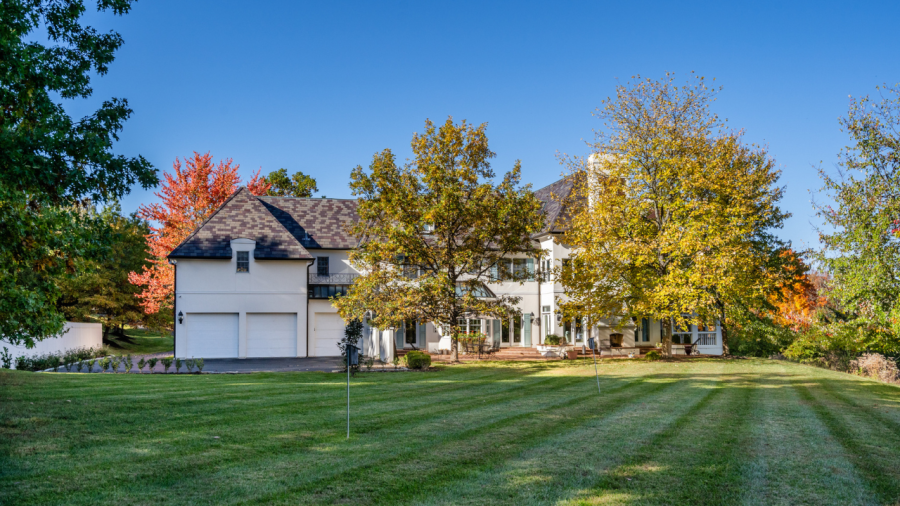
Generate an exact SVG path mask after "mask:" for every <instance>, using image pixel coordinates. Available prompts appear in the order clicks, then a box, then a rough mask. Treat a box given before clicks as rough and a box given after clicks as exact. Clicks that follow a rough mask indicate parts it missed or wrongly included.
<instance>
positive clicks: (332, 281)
mask: <svg viewBox="0 0 900 506" xmlns="http://www.w3.org/2000/svg"><path fill="white" fill-rule="evenodd" d="M358 277H359V274H351V273H349V272H347V273H344V272H340V273H334V274H316V273H310V274H309V284H311V285H352V284H353V283H355V282H356V278H358Z"/></svg>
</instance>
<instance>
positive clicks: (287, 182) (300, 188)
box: [265, 169, 319, 198]
mask: <svg viewBox="0 0 900 506" xmlns="http://www.w3.org/2000/svg"><path fill="white" fill-rule="evenodd" d="M265 182H266V183H269V184H271V185H272V186H271V187H270V188H269V191H268V195H269V196H271V197H305V198H309V197H312V196H313V194H314V193H316V192H317V191H319V188H318V187H317V186H316V180H315V179H313V177H312V176H307V175H306V174H304V173H302V172H300V171H299V170H298V171H297V172H295V173H294V175H292V176H290V177H288V172H287V169H278V170H276V171H274V172H270V173H269V175H268V176H266V177H265Z"/></svg>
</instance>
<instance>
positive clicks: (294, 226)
mask: <svg viewBox="0 0 900 506" xmlns="http://www.w3.org/2000/svg"><path fill="white" fill-rule="evenodd" d="M571 189H572V185H571V182H570V181H568V180H566V179H562V180H560V181H557V182H555V183H553V184H551V185H549V186H547V187H545V188H542V189H540V190H537V191H536V192H535V196H536V197H538V199H540V200H541V201H543V202H544V214H545V223H546V226H545V229H544V230H543V231H542V232H541V233H539V234H537V235H535V236H534V237H533V238H532V239H533V240H534V241H535V242H536V244H539V245H540V247H541V248H543V249H544V250H545V251H546V252H547V256H546V258H545V259H543V261H545V262H549V263H550V265H555V266H558V265H561V262H562V261H563V260H565V259H566V258H568V249H567V248H566V247H565V246H564V245H563V244H560V243H558V242H556V241H554V237H556V236H558V235H559V234H561V233H562V230H561V229H559V224H558V222H559V219H560V215H561V213H563V212H564V210H563V209H562V206H561V204H560V203H559V201H558V200H556V199H554V198H551V195H556V196H557V197H565V196H566V195H567V194H568V192H570V191H571ZM356 205H357V202H356V200H345V199H321V198H290V197H256V196H254V195H252V194H251V193H250V192H249V191H248V190H247V189H245V188H240V189H239V190H238V191H236V192H235V193H234V195H232V196H231V197H230V198H229V199H228V200H227V201H226V202H225V203H224V204H222V206H221V207H220V208H219V209H218V210H216V212H215V213H213V215H212V216H211V217H210V218H209V219H208V220H206V221H205V222H204V223H203V224H202V225H200V227H198V228H197V230H195V231H194V232H193V233H192V234H191V235H190V236H189V237H188V238H187V239H185V240H184V242H182V243H181V244H180V245H179V246H178V247H177V248H175V250H174V251H172V253H171V254H170V255H169V261H170V262H171V263H172V264H173V265H174V266H175V313H176V323H175V329H176V331H175V355H176V356H177V357H204V358H251V357H323V356H324V357H330V356H339V355H340V352H339V349H338V347H337V343H338V341H339V340H340V339H341V337H342V336H343V334H344V322H343V320H341V318H340V316H338V314H337V311H336V309H335V308H334V307H333V306H332V304H331V302H330V301H329V298H330V297H335V296H340V295H341V294H342V293H345V292H346V290H347V289H348V288H349V287H350V286H351V285H352V284H353V282H354V279H355V278H356V277H357V276H358V275H359V273H358V272H357V271H355V270H354V269H353V267H352V266H351V265H350V262H349V260H348V256H349V255H348V253H349V251H350V250H351V249H352V248H354V247H355V246H356V240H355V239H354V238H353V237H352V236H350V235H349V234H348V233H347V229H348V225H351V224H352V223H354V222H355V220H357V219H358V215H357V213H356ZM508 261H509V262H510V265H509V268H510V269H511V270H512V269H516V270H519V269H524V270H525V271H526V272H530V273H535V272H536V271H538V270H539V269H536V268H535V267H536V266H535V259H533V258H525V257H521V258H509V259H508ZM488 289H490V290H491V291H492V292H494V293H495V294H499V293H505V294H509V295H515V296H517V297H520V298H521V301H520V303H519V310H520V311H521V314H522V316H521V317H520V318H513V319H511V320H510V321H500V320H496V319H490V318H472V319H468V320H466V321H465V324H466V329H467V330H468V331H469V332H476V331H477V332H481V333H483V334H485V335H487V336H489V338H490V339H491V340H492V341H493V342H497V343H499V345H500V346H501V347H524V348H530V347H535V346H538V345H539V344H541V343H542V342H543V336H546V335H548V334H556V335H560V336H565V337H566V338H567V340H568V341H569V343H570V344H572V345H574V346H576V347H581V346H582V345H586V344H587V338H588V334H590V336H592V337H594V338H595V339H597V340H598V342H599V345H600V348H601V350H602V352H603V353H604V354H617V353H627V352H629V351H630V352H634V351H635V347H653V346H655V345H656V343H658V342H659V340H660V328H661V326H660V323H659V322H657V321H646V320H645V321H642V322H626V323H627V324H624V325H619V326H616V325H614V324H613V323H614V322H586V321H581V320H580V319H579V320H576V321H562V320H561V318H560V317H558V316H557V311H556V310H557V300H558V298H560V297H563V298H564V297H565V294H564V293H563V290H562V287H561V285H559V284H558V283H555V282H552V281H550V280H542V279H538V278H537V277H534V276H532V279H531V280H529V281H527V282H525V283H524V284H520V283H519V282H518V281H516V282H512V281H503V280H498V281H497V282H494V283H490V284H488ZM588 327H590V328H588ZM363 332H364V338H363V353H364V354H366V355H376V356H378V357H380V358H382V359H384V360H390V359H391V358H392V357H393V350H394V349H395V348H397V349H402V348H413V347H415V348H418V349H427V350H429V351H435V350H437V348H438V346H439V342H440V340H441V336H440V334H439V332H438V330H437V329H436V328H435V326H434V324H433V323H431V322H422V321H410V322H407V323H406V324H404V325H403V326H401V327H400V328H398V329H394V330H379V329H375V328H370V327H368V325H365V326H364V331H363ZM674 337H675V338H674V341H675V343H677V344H676V346H675V348H676V352H678V350H679V349H680V350H681V351H682V352H683V346H680V344H681V343H696V344H698V345H699V352H700V353H703V354H712V355H715V354H721V353H722V339H721V330H720V329H719V328H718V326H717V325H714V324H713V325H710V326H708V327H704V328H697V327H696V326H691V328H688V329H678V330H677V331H676V333H675V336H674Z"/></svg>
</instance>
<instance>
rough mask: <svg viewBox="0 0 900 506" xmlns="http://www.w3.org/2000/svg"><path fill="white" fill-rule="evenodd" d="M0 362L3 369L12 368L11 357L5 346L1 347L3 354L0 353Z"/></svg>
mask: <svg viewBox="0 0 900 506" xmlns="http://www.w3.org/2000/svg"><path fill="white" fill-rule="evenodd" d="M0 362H3V368H4V369H10V368H12V355H10V354H9V350H8V349H7V348H6V346H4V347H3V353H0Z"/></svg>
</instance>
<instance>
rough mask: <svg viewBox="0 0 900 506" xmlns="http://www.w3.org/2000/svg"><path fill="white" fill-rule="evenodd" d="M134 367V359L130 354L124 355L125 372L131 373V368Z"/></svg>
mask: <svg viewBox="0 0 900 506" xmlns="http://www.w3.org/2000/svg"><path fill="white" fill-rule="evenodd" d="M132 367H134V359H132V358H131V354H130V353H129V354H128V355H125V372H126V373H129V372H131V368H132Z"/></svg>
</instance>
